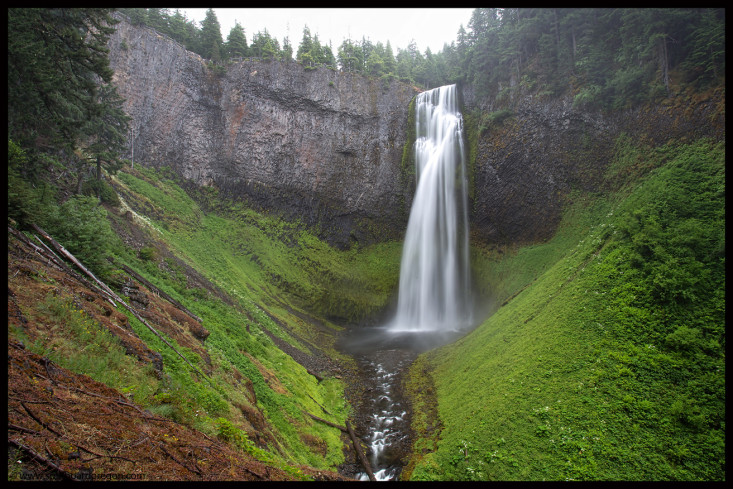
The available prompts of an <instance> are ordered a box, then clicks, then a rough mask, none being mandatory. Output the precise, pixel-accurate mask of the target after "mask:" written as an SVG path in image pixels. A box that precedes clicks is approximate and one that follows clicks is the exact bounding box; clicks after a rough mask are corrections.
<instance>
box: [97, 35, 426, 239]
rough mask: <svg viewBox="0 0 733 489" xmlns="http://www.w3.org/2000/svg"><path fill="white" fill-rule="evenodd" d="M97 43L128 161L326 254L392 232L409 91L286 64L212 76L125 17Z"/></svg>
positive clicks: (400, 221) (401, 218)
mask: <svg viewBox="0 0 733 489" xmlns="http://www.w3.org/2000/svg"><path fill="white" fill-rule="evenodd" d="M109 47H110V56H109V57H110V65H111V67H112V69H113V70H114V71H115V75H114V79H113V82H114V83H115V85H116V86H117V88H118V91H119V93H120V95H122V97H124V98H125V99H126V102H125V105H124V109H125V111H126V112H127V114H128V115H130V116H131V117H132V121H131V123H130V125H131V128H132V131H133V141H134V146H133V145H131V147H130V151H129V157H130V158H134V163H135V164H142V165H144V166H153V167H161V166H169V167H171V168H173V169H174V170H175V171H176V172H177V173H178V174H179V175H181V176H182V177H184V178H186V179H189V180H191V181H193V182H194V183H196V184H198V185H213V186H216V187H217V188H218V189H220V190H221V191H223V192H224V193H226V194H228V195H230V196H233V197H238V198H246V199H248V201H249V202H250V203H251V204H253V205H255V206H257V207H259V208H266V209H270V210H275V211H278V212H282V213H283V214H284V215H285V216H286V217H288V218H290V219H301V220H302V221H303V222H305V223H306V224H308V225H310V226H316V227H318V228H319V229H320V230H321V233H322V235H323V236H324V237H325V238H326V239H328V240H329V241H330V242H332V243H334V244H336V245H338V246H349V245H350V244H351V243H353V242H354V241H366V242H372V241H379V240H384V239H387V238H399V237H400V236H401V233H402V232H403V230H404V228H405V226H406V222H407V213H408V212H409V209H408V207H407V206H408V205H409V204H406V201H409V200H410V196H409V195H408V192H409V188H410V185H409V184H408V183H407V182H405V181H404V177H403V175H402V172H401V171H400V161H401V158H402V147H403V145H404V142H405V138H406V131H407V115H408V107H409V103H410V100H411V99H412V97H414V95H415V93H416V89H415V88H413V87H412V86H410V85H407V84H404V83H399V82H396V81H392V82H391V83H387V82H384V81H382V80H380V79H368V78H366V77H362V76H359V75H354V74H349V73H341V72H338V71H336V70H331V69H328V68H325V67H320V68H318V69H315V70H306V69H305V68H304V67H303V66H302V65H300V64H298V63H295V62H289V63H284V62H274V61H273V62H266V61H258V60H249V59H245V60H243V61H239V62H234V63H229V64H227V65H226V66H225V68H223V69H221V70H217V69H214V68H213V67H209V66H207V62H206V61H205V60H203V59H202V58H201V57H200V56H198V55H196V54H194V53H191V52H189V51H186V50H185V48H184V47H183V46H182V45H180V44H179V43H177V42H175V41H172V40H170V39H168V38H164V37H163V36H161V35H159V34H157V33H156V32H155V31H154V30H152V29H149V28H145V27H133V26H131V25H130V24H129V23H127V22H126V21H122V22H120V23H119V24H118V25H117V29H116V32H115V34H114V35H113V36H112V37H111V39H110V43H109ZM133 152H134V153H133Z"/></svg>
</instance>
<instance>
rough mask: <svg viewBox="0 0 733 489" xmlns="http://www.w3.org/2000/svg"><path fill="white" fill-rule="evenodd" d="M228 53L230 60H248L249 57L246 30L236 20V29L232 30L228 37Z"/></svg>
mask: <svg viewBox="0 0 733 489" xmlns="http://www.w3.org/2000/svg"><path fill="white" fill-rule="evenodd" d="M226 53H227V57H228V58H236V57H241V58H246V57H247V56H249V48H248V47H247V37H246V36H245V34H244V28H243V27H242V26H241V25H239V22H237V21H236V20H235V21H234V27H232V28H231V30H230V31H229V36H228V37H227V42H226Z"/></svg>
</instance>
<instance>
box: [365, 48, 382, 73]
mask: <svg viewBox="0 0 733 489" xmlns="http://www.w3.org/2000/svg"><path fill="white" fill-rule="evenodd" d="M366 72H367V74H369V75H371V76H382V74H384V60H382V57H381V56H379V53H378V52H377V51H376V50H373V51H372V52H371V54H370V55H369V59H367V66H366Z"/></svg>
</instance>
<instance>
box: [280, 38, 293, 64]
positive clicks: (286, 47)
mask: <svg viewBox="0 0 733 489" xmlns="http://www.w3.org/2000/svg"><path fill="white" fill-rule="evenodd" d="M280 59H282V60H283V61H292V60H293V46H292V44H290V38H289V37H287V36H286V37H285V39H283V48H282V51H280Z"/></svg>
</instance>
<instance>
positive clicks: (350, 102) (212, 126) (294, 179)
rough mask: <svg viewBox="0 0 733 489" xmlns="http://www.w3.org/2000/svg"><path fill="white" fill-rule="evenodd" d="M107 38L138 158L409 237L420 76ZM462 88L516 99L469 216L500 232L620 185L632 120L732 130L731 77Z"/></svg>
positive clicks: (683, 128) (295, 211) (541, 236)
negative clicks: (560, 90) (693, 91)
mask: <svg viewBox="0 0 733 489" xmlns="http://www.w3.org/2000/svg"><path fill="white" fill-rule="evenodd" d="M109 47H110V56H109V57H110V64H111V66H112V68H113V69H114V71H115V75H114V83H115V84H116V85H117V87H118V90H119V92H120V94H121V95H122V96H123V97H125V98H126V102H125V110H126V112H127V113H128V114H129V115H130V116H131V117H132V121H131V128H132V131H133V136H134V137H133V139H132V140H133V142H134V145H131V147H130V152H129V154H128V156H129V157H131V158H133V157H134V163H135V164H136V165H137V164H142V165H144V166H153V167H161V166H169V167H171V168H173V169H174V170H175V171H176V172H177V173H178V174H179V175H181V176H182V177H184V178H186V179H188V180H190V181H191V182H193V184H196V185H211V186H215V187H216V188H218V189H219V190H220V191H222V192H224V193H225V194H227V195H229V196H232V197H237V198H244V199H247V201H248V202H249V203H250V204H252V205H254V206H255V207H258V208H260V209H269V210H274V211H276V212H281V213H282V214H283V215H284V216H285V217H287V218H289V219H300V220H301V221H303V222H304V223H306V224H307V225H309V226H312V227H315V228H316V229H319V230H320V233H321V236H322V237H323V238H325V239H327V240H328V241H329V242H331V243H332V244H335V245H337V246H340V247H348V246H350V245H351V244H353V243H354V242H361V243H370V242H374V241H381V240H385V239H401V237H402V235H403V233H404V230H405V228H406V224H407V218H408V215H409V205H410V203H411V201H412V194H413V192H414V188H415V186H414V182H413V181H412V178H413V177H411V176H410V175H411V174H412V172H410V171H405V169H403V168H402V162H401V160H402V151H403V147H404V145H405V143H406V141H407V138H408V127H407V125H408V122H407V121H408V109H409V105H410V101H411V100H412V98H413V97H414V95H415V94H416V93H417V89H416V88H414V87H413V86H411V85H408V84H405V83H400V82H397V81H392V82H389V83H386V82H384V81H382V80H380V79H369V78H367V77H363V76H360V75H355V74H349V73H342V72H339V71H336V70H332V69H328V68H325V67H320V68H317V69H314V70H306V69H305V68H304V67H303V66H302V65H300V64H298V63H295V62H287V63H285V62H276V61H273V62H265V61H258V60H243V61H239V62H234V63H229V64H227V65H225V66H224V67H221V68H219V69H216V68H214V67H210V66H208V63H207V62H206V61H205V60H203V59H202V58H201V57H200V56H198V55H196V54H194V53H191V52H189V51H186V50H185V48H184V47H183V46H182V45H180V44H179V43H177V42H175V41H172V40H170V39H168V38H165V37H163V36H161V35H159V34H157V33H156V32H155V31H154V30H152V29H149V28H145V27H133V26H131V25H130V24H129V23H127V22H126V21H124V20H123V21H122V22H120V23H119V24H118V25H117V30H116V32H115V34H114V35H113V36H112V37H111V39H110V43H109ZM460 88H461V90H460V92H461V98H462V100H463V105H464V107H465V114H464V116H466V115H467V114H470V113H473V114H477V113H483V114H484V115H487V114H490V113H492V112H495V111H497V110H499V109H501V108H506V107H507V106H508V107H511V109H510V111H511V114H512V115H511V117H509V118H507V119H505V120H504V121H503V122H502V123H501V124H498V123H497V124H489V125H488V127H486V128H485V130H483V131H482V132H481V135H480V136H479V137H477V138H475V143H474V148H473V153H474V154H475V158H474V159H473V161H472V162H471V169H470V171H471V180H472V185H473V188H472V192H471V193H472V198H471V214H470V220H471V230H472V236H473V238H474V239H478V240H481V241H483V242H487V243H529V242H535V241H542V240H545V239H548V238H550V237H551V236H552V235H553V233H554V231H555V229H556V227H557V224H558V223H559V221H560V218H561V216H562V211H563V208H564V207H565V205H566V204H567V202H568V199H569V198H573V195H580V194H577V193H576V194H574V193H573V190H581V191H603V190H604V189H607V188H608V185H609V182H607V181H605V180H604V173H605V171H606V168H607V166H608V164H609V162H610V161H611V159H612V158H613V154H614V147H615V144H616V141H617V139H618V137H619V136H620V135H621V134H623V133H626V134H628V135H629V137H630V138H632V140H634V141H648V142H650V143H654V144H661V143H664V142H666V141H667V140H669V139H672V138H683V137H687V138H690V139H692V138H697V137H701V136H710V137H713V138H716V139H721V138H724V134H725V110H724V103H725V102H724V100H725V95H724V92H723V93H715V92H711V93H708V94H698V95H696V96H695V97H692V96H690V95H689V94H675V97H673V98H671V99H667V100H665V102H664V103H661V104H659V105H657V106H651V107H650V106H645V107H640V108H635V109H629V110H625V111H614V112H613V113H610V114H609V113H603V112H593V111H584V110H578V109H576V108H574V107H573V104H572V99H571V98H568V97H565V98H556V97H555V98H552V97H538V96H536V95H532V94H521V91H520V90H517V91H515V92H513V93H514V95H513V98H512V100H511V101H510V102H509V103H507V102H506V101H504V103H502V104H497V103H496V102H495V101H492V100H488V101H487V100H484V101H480V100H477V98H476V97H475V96H474V94H473V91H472V88H471V86H470V85H462V86H461V87H460ZM474 129H475V128H474ZM133 151H134V153H133Z"/></svg>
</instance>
